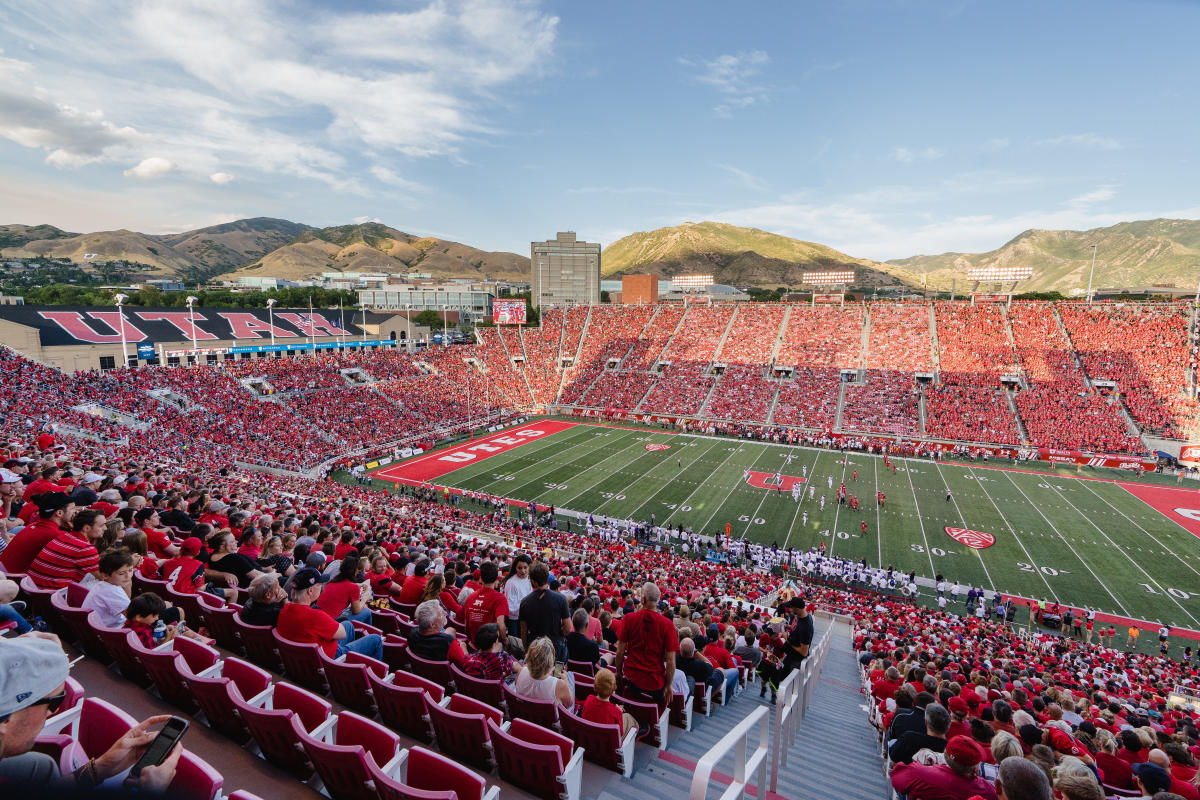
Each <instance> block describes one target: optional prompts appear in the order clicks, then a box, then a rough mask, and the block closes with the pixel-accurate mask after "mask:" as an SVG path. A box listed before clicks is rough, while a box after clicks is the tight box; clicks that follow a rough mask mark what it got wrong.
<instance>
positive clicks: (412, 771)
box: [367, 747, 500, 800]
mask: <svg viewBox="0 0 1200 800" xmlns="http://www.w3.org/2000/svg"><path fill="white" fill-rule="evenodd" d="M373 764H374V762H373V761H368V762H367V766H368V767H369V768H371V772H372V776H373V777H374V779H375V787H376V789H377V790H378V791H379V798H380V800H496V799H497V798H498V797H499V795H500V787H499V786H493V787H492V788H491V789H490V790H489V789H488V788H487V782H486V781H484V779H483V778H481V777H479V776H478V775H476V774H475V773H474V772H471V771H470V770H469V769H465V768H463V767H460V766H459V765H458V764H455V763H454V762H453V761H451V760H450V759H448V758H446V757H445V756H443V755H441V754H439V753H435V752H433V751H431V750H426V749H425V748H424V747H413V748H411V749H408V750H404V751H401V760H400V764H399V765H398V768H403V769H404V772H405V773H406V774H405V776H404V778H403V780H400V779H399V778H396V777H393V776H390V775H385V774H384V773H383V771H382V770H380V769H379V768H378V767H374V766H373Z"/></svg>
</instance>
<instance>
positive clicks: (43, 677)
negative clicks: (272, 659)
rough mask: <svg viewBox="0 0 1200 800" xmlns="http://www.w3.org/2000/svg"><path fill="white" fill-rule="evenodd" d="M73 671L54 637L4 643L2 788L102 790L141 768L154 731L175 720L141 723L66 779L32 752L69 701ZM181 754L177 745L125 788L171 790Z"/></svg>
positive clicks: (0, 643) (0, 653) (0, 649)
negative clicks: (53, 716) (134, 768)
mask: <svg viewBox="0 0 1200 800" xmlns="http://www.w3.org/2000/svg"><path fill="white" fill-rule="evenodd" d="M68 670H69V663H68V661H67V654H66V653H64V652H63V649H62V644H61V643H60V642H59V640H58V637H57V636H54V635H53V634H48V633H29V634H26V635H24V636H18V637H16V638H15V639H3V640H0V786H6V787H7V786H17V787H23V788H24V789H26V790H30V789H37V788H39V787H46V788H56V787H75V788H81V789H90V788H95V787H98V786H99V785H100V784H101V783H103V782H104V781H106V780H108V779H109V778H112V777H114V776H116V775H120V774H121V773H122V772H125V771H126V770H128V769H129V768H130V767H132V766H134V765H135V764H137V763H138V761H139V760H140V759H141V758H142V756H143V755H145V753H146V751H147V749H148V748H149V747H150V744H151V743H152V742H153V741H154V740H155V739H156V738H157V734H158V732H157V731H153V730H151V728H154V727H156V726H159V725H163V724H165V723H167V722H168V721H169V720H170V719H171V717H170V716H169V715H166V714H163V715H161V716H154V717H149V718H147V719H145V720H142V721H141V722H140V723H138V724H137V725H135V726H133V727H132V728H130V729H129V731H128V732H127V733H126V734H125V735H124V736H122V737H121V738H120V739H118V740H117V741H116V742H115V743H113V746H112V747H110V748H108V750H107V751H105V752H104V753H103V754H102V755H100V756H97V757H96V758H93V759H91V760H90V761H88V762H87V763H86V764H84V765H82V766H80V767H79V768H78V769H76V770H75V771H74V772H73V773H72V774H70V775H62V774H60V773H59V770H58V762H57V761H56V760H55V759H53V758H51V757H50V756H48V755H45V754H44V753H35V752H32V748H33V743H34V739H36V738H37V735H38V733H40V732H41V730H42V725H43V724H44V723H45V722H46V719H47V718H48V717H49V716H50V715H51V714H53V713H54V712H56V711H57V710H58V709H59V706H61V705H62V702H63V700H65V699H66V680H67V672H68ZM182 752H183V749H182V748H181V747H180V746H179V745H178V744H177V745H175V746H174V747H173V748H172V749H171V751H170V752H169V753H168V754H167V755H166V756H165V758H164V759H163V760H162V761H161V763H158V764H155V765H146V766H143V767H142V769H141V770H140V772H139V774H138V776H137V777H136V778H134V777H130V778H129V779H127V781H126V785H127V786H128V787H130V788H136V789H138V790H140V791H144V792H154V793H162V792H164V791H166V789H167V787H168V786H169V785H170V784H171V780H172V779H173V778H174V777H175V768H176V765H177V764H178V763H179V756H180V754H181V753H182Z"/></svg>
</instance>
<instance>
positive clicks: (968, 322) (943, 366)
mask: <svg viewBox="0 0 1200 800" xmlns="http://www.w3.org/2000/svg"><path fill="white" fill-rule="evenodd" d="M933 308H934V314H935V315H936V318H937V320H936V321H937V336H938V378H939V380H940V381H941V382H942V383H943V384H948V385H954V386H958V385H962V386H991V387H997V388H998V387H999V386H1000V379H1001V378H1002V377H1003V376H1005V375H1015V374H1016V373H1017V356H1016V353H1015V352H1014V351H1013V348H1012V345H1011V343H1010V342H1009V339H1008V331H1007V330H1006V328H1007V325H1006V323H1005V318H1004V307H1003V306H1002V305H1000V304H999V303H982V304H980V305H977V306H972V305H971V304H970V303H936V304H934V307H933Z"/></svg>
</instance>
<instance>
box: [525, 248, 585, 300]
mask: <svg viewBox="0 0 1200 800" xmlns="http://www.w3.org/2000/svg"><path fill="white" fill-rule="evenodd" d="M529 249H530V253H529V258H530V261H531V262H532V269H533V283H532V287H531V288H532V298H533V305H534V306H535V307H540V306H544V305H546V306H549V305H565V304H574V303H599V302H600V245H599V244H598V243H596V242H580V241H578V240H577V239H576V238H575V233H574V232H573V231H567V232H565V233H559V234H558V236H557V237H556V238H554V239H548V240H547V241H544V242H530V243H529Z"/></svg>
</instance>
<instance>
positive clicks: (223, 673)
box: [181, 657, 271, 744]
mask: <svg viewBox="0 0 1200 800" xmlns="http://www.w3.org/2000/svg"><path fill="white" fill-rule="evenodd" d="M181 671H182V673H183V677H184V680H185V681H186V682H187V685H188V690H189V691H190V692H191V693H192V696H193V697H194V698H195V699H196V705H197V706H198V707H199V708H200V710H201V711H203V712H204V718H205V720H207V721H208V726H209V727H210V728H212V729H213V730H215V731H220V732H221V733H223V734H225V735H226V736H228V737H229V738H230V739H233V740H234V741H235V742H238V743H239V744H244V743H245V742H246V741H247V740H248V739H249V738H250V729H249V728H247V727H246V723H245V722H244V721H243V720H242V717H241V714H240V713H239V712H238V707H237V705H236V703H235V701H234V697H235V696H236V698H237V700H239V701H243V702H250V701H252V700H254V698H256V697H258V696H259V695H260V694H262V693H263V692H264V691H266V690H267V687H269V686H270V685H271V674H270V673H269V672H267V671H266V670H265V669H263V668H262V667H256V666H254V665H253V664H251V663H250V662H248V661H243V660H241V659H240V658H233V657H230V658H226V659H222V660H221V661H218V662H217V663H216V664H214V665H213V666H212V667H210V668H208V669H206V670H204V671H203V672H199V673H193V672H192V671H191V669H190V668H189V667H188V665H187V662H186V661H185V662H184V663H183V664H182V665H181Z"/></svg>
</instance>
